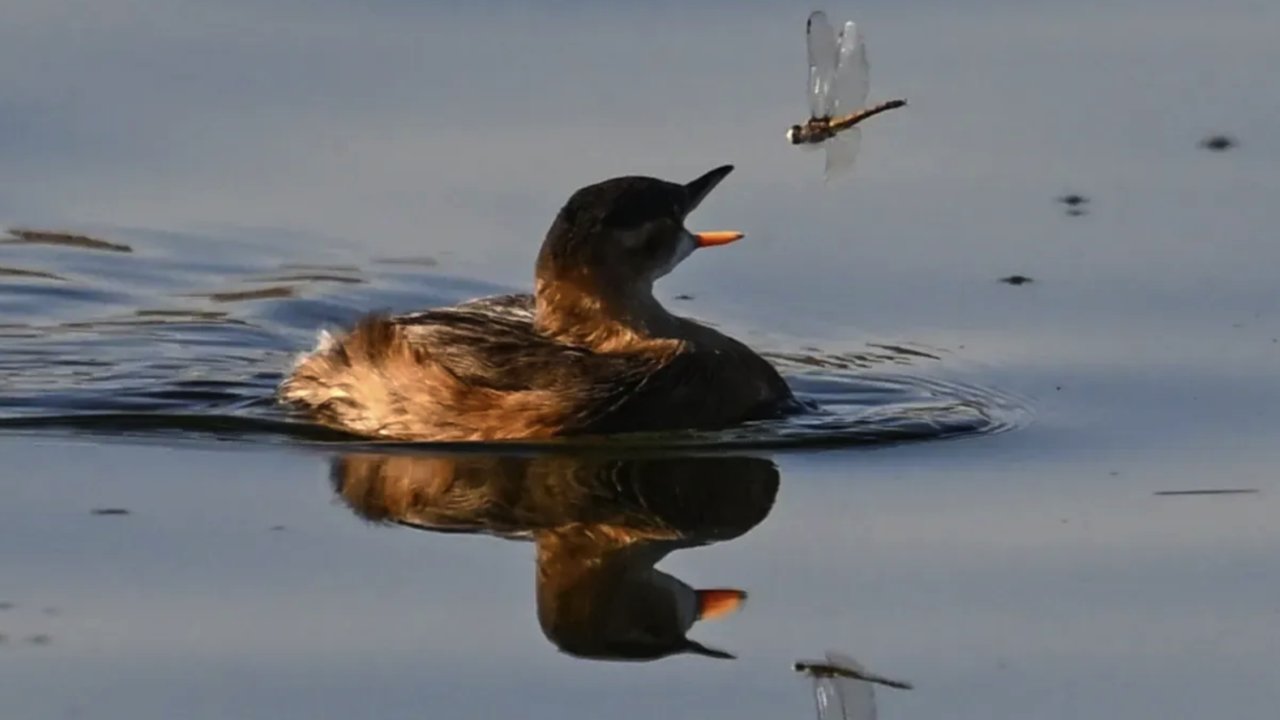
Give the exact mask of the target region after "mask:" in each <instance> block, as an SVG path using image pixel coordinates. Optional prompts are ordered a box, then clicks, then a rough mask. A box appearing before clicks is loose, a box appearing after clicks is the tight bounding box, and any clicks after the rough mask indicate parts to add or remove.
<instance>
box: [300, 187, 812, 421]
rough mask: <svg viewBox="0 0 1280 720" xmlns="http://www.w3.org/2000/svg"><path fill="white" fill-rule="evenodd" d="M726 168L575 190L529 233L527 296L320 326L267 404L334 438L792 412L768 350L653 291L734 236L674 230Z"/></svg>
mask: <svg viewBox="0 0 1280 720" xmlns="http://www.w3.org/2000/svg"><path fill="white" fill-rule="evenodd" d="M732 170H733V166H732V165H723V166H720V167H717V168H715V169H713V170H711V171H709V172H707V173H705V174H703V175H701V176H700V177H698V178H696V179H694V180H693V181H691V182H688V183H683V184H681V183H677V182H669V181H665V180H661V179H658V178H654V177H645V176H625V177H616V178H612V179H608V180H604V181H602V182H598V183H595V184H593V185H588V186H586V187H584V188H581V189H579V190H577V191H576V192H574V193H573V194H572V195H571V196H570V197H569V199H568V201H567V202H566V203H565V204H564V206H563V207H561V208H560V210H559V212H558V213H557V214H556V217H555V219H554V221H553V222H552V224H551V227H550V229H549V230H548V231H547V233H546V236H545V238H544V239H543V242H542V247H541V249H540V250H539V252H538V256H537V261H536V264H535V269H534V288H533V292H532V293H526V294H514V295H499V296H493V297H486V298H480V299H477V300H470V301H467V302H463V303H461V304H459V305H455V306H452V307H444V308H434V309H430V310H426V311H422V312H415V313H409V314H403V315H389V314H386V313H373V314H370V315H367V316H365V317H364V318H362V319H360V320H359V321H358V322H357V323H356V324H355V326H354V327H353V328H351V329H350V330H349V331H347V332H345V333H342V334H330V333H328V332H322V333H321V336H320V340H319V343H318V344H317V346H316V347H315V349H314V350H312V351H311V352H309V353H306V354H304V355H302V356H301V357H299V358H298V359H297V360H296V362H295V364H294V367H293V369H292V371H291V372H290V373H289V374H288V377H287V378H286V379H285V380H284V382H283V383H282V384H281V385H280V388H279V391H278V395H279V398H280V400H281V401H282V402H283V403H285V404H287V405H289V406H292V407H293V408H295V409H296V410H298V411H300V412H301V413H302V414H304V415H305V416H307V417H308V418H309V419H310V420H311V421H312V422H315V423H317V424H320V425H322V426H325V427H328V428H331V429H335V430H339V431H343V432H345V433H348V434H353V435H357V436H361V437H366V438H373V439H379V440H396V441H428V442H431V441H449V442H452V441H496V440H546V439H552V438H564V437H572V436H584V435H592V436H594V435H612V434H617V433H636V432H663V431H679V430H715V429H723V428H726V427H731V426H734V425H738V424H741V423H744V422H749V421H755V420H765V419H770V418H775V417H779V416H781V415H784V414H787V413H789V412H792V411H794V410H796V408H797V402H796V400H795V398H794V396H793V394H792V392H791V390H790V388H789V387H788V385H787V383H786V381H785V380H784V379H783V378H782V376H781V375H780V374H779V373H778V371H777V370H776V369H775V368H774V367H773V365H771V364H770V363H769V362H768V361H767V360H765V359H764V358H763V357H761V356H760V355H759V354H757V353H756V352H755V351H753V350H752V349H751V348H749V347H747V346H746V345H745V344H743V343H742V342H739V341H738V340H735V339H733V338H731V337H729V336H728V335H725V334H723V333H721V332H719V331H718V330H716V329H714V328H712V327H709V326H708V325H705V324H702V323H699V322H697V321H696V320H693V319H690V318H685V317H680V316H677V315H674V314H672V313H671V312H669V311H668V310H667V309H666V308H664V307H663V306H662V304H661V303H660V302H658V300H657V299H656V298H655V297H654V295H653V285H654V282H656V281H657V280H658V279H660V278H662V277H663V276H665V275H667V274H668V273H670V272H671V271H672V270H673V269H674V268H675V267H676V266H677V265H679V264H680V263H681V262H682V261H684V260H685V259H686V258H688V257H689V256H690V255H691V254H693V253H694V252H695V251H697V250H700V249H705V248H716V247H722V246H726V245H729V244H731V243H733V242H736V241H737V240H739V239H741V238H742V237H743V233H741V232H738V231H713V232H691V231H689V230H688V229H686V228H685V219H686V217H687V216H688V215H689V214H690V213H692V212H693V211H694V210H695V209H696V208H697V207H698V206H699V205H700V204H701V203H702V201H703V200H704V199H705V198H706V197H707V195H708V194H709V193H710V192H711V191H712V190H713V189H714V188H715V187H716V186H717V185H718V184H720V182H721V181H722V180H724V178H725V176H727V175H728V174H729V173H730V172H732Z"/></svg>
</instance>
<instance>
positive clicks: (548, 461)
mask: <svg viewBox="0 0 1280 720" xmlns="http://www.w3.org/2000/svg"><path fill="white" fill-rule="evenodd" d="M332 480H333V486H334V490H335V492H337V494H338V495H339V496H340V497H341V498H342V499H343V501H344V502H346V504H347V505H348V506H349V507H350V508H351V509H352V510H353V511H354V512H355V513H356V514H357V515H359V516H361V517H363V518H366V519H368V520H372V521H376V522H387V523H395V524H400V525H406V526H409V527H414V528H418V529H421V530H430V531H435V532H462V533H484V534H490V535H496V536H499V537H504V538H508V539H513V540H520V539H524V540H530V539H531V540H533V541H534V543H535V544H536V547H537V606H538V622H539V624H540V625H541V626H542V631H543V633H544V634H545V635H546V636H547V639H549V640H550V641H551V642H552V643H554V644H555V645H556V646H557V647H558V648H560V650H561V651H563V652H565V653H568V654H570V655H574V656H577V657H583V658H592V659H599V660H656V659H658V658H662V657H667V656H669V655H675V654H680V653H692V654H697V655H703V656H707V657H714V658H732V657H733V655H731V654H729V653H727V652H725V651H723V650H718V649H715V648H710V647H707V646H705V645H703V644H701V643H699V642H697V641H695V640H692V639H690V638H688V637H687V636H686V633H687V632H688V631H689V629H690V628H691V627H692V626H693V624H694V623H695V622H697V621H699V620H709V619H715V618H720V617H724V616H726V615H728V614H731V613H733V612H734V611H736V610H738V609H739V608H740V607H741V606H742V604H743V602H744V601H745V599H746V592H745V591H743V590H739V589H734V588H717V589H694V588H693V587H691V586H690V585H688V584H687V583H685V582H684V581H682V580H680V579H679V578H676V577H674V576H672V575H670V574H668V573H665V572H663V571H661V570H658V569H657V568H655V567H654V565H655V564H656V563H658V562H659V561H660V560H662V558H664V557H666V555H667V554H668V553H670V552H672V551H673V550H680V549H683V548H689V547H695V546H699V545H707V544H711V543H715V542H721V541H724V540H729V539H732V538H735V537H738V536H739V535H742V534H743V533H745V532H747V531H748V530H750V529H751V528H752V527H754V526H755V525H757V524H758V523H759V522H760V521H761V520H763V519H764V517H765V516H766V515H768V513H769V510H770V509H771V508H772V507H773V502H774V498H775V496H776V495H777V491H778V470H777V467H776V466H775V465H774V464H773V463H772V462H770V461H768V460H764V459H760V458H750V457H642V456H641V457H618V456H604V455H599V456H597V455H581V454H579V455H541V456H525V457H521V456H495V455H473V454H454V455H425V456H424V455H393V454H352V455H346V456H342V457H339V458H338V459H336V460H335V461H334V464H333V472H332Z"/></svg>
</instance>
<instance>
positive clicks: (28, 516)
mask: <svg viewBox="0 0 1280 720" xmlns="http://www.w3.org/2000/svg"><path fill="white" fill-rule="evenodd" d="M810 9H811V8H810V7H809V6H806V5H797V4H792V3H784V2H760V3H752V4H750V5H748V6H738V5H736V4H729V3H709V4H705V5H702V6H699V7H697V8H692V9H691V8H688V7H686V6H684V5H682V4H679V5H678V4H675V3H670V4H665V3H660V4H658V5H656V6H653V7H650V8H646V9H644V10H641V9H638V8H636V9H633V8H631V7H630V6H625V5H621V4H617V5H615V6H599V5H596V6H591V7H587V6H586V5H585V4H579V3H570V2H560V3H546V4H542V5H533V4H529V5H517V4H514V3H510V2H495V3H487V4H484V5H482V6H475V7H473V8H472V9H471V10H468V11H465V12H464V11H455V10H450V9H445V8H442V7H436V6H431V5H427V6H424V5H421V4H418V3H406V2H395V1H394V0H384V1H380V2H376V3H372V4H366V5H364V6H361V7H359V8H357V7H355V6H348V5H346V4H342V3H334V2H325V3H306V4H304V3H296V2H282V3H274V4H272V6H271V7H270V8H262V7H259V6H258V5H257V4H251V3H243V2H239V0H219V1H218V2H213V3H209V2H204V3H195V2H185V1H183V0H141V1H136V2H135V1H131V0H107V1H106V2H98V3H94V4H93V5H92V6H89V5H84V4H80V3H62V2H40V3H37V2H21V1H20V2H17V3H9V4H7V5H6V6H5V8H4V17H5V22H4V23H2V24H0V221H3V227H7V228H42V229H56V230H61V231H67V232H73V233H81V234H84V235H86V236H89V237H92V238H96V239H100V240H101V241H104V242H105V244H103V243H83V242H82V243H79V244H78V245H66V244H50V243H47V242H22V241H21V237H20V236H14V235H10V236H8V237H7V238H6V239H0V459H3V463H2V464H0V494H2V495H3V497H4V502H3V503H0V703H2V704H3V707H4V716H5V717H6V718H8V717H13V718H62V717H73V718H75V717H79V718H130V719H135V718H168V717H178V716H181V717H194V718H230V717H234V718H273V719H274V718H282V717H307V718H354V717H380V718H420V717H424V716H426V717H436V716H458V717H490V716H500V715H508V716H516V715H518V716H521V717H530V718H564V717H573V718H576V717H582V718H588V717H601V716H608V717H617V718H633V717H634V718H651V717H664V716H668V715H669V716H675V717H691V718H692V717H696V718H700V719H701V720H706V719H709V718H729V717H733V718H742V717H750V718H804V717H811V716H812V715H813V710H812V700H811V697H810V694H809V689H808V687H807V684H806V682H805V681H804V680H803V678H801V677H799V676H797V675H795V674H794V673H793V672H791V670H790V669H789V668H790V663H791V662H792V661H793V660H795V659H797V658H801V657H809V656H815V655H820V654H821V652H822V651H823V650H824V649H827V648H832V649H837V650H842V651H844V652H846V653H848V654H850V655H853V656H854V657H857V658H859V659H860V660H862V661H863V662H865V663H866V664H868V665H869V666H871V667H872V668H873V669H875V670H877V671H879V672H882V673H884V674H886V675H890V676H894V677H901V678H904V679H909V680H911V681H913V682H914V683H915V685H916V689H915V690H912V691H909V692H900V691H892V690H884V691H882V692H879V693H878V697H879V700H880V705H881V717H884V718H983V719H989V718H1015V717H1016V718H1064V719H1065V718H1097V717H1122V718H1134V719H1145V718H1151V719H1153V720H1154V719H1156V718H1160V719H1161V720H1163V719H1164V718H1169V717H1215V718H1217V717H1221V718H1260V717H1270V716H1272V715H1273V714H1274V708H1275V707H1276V705H1277V703H1280V692H1278V691H1277V690H1276V688H1277V687H1280V673H1278V672H1277V670H1276V668H1277V667H1280V601H1277V599H1276V598H1280V553H1278V552H1277V549H1280V529H1278V528H1280V526H1278V525H1277V523H1276V522H1275V518H1276V517H1277V511H1280V505H1278V504H1277V500H1276V497H1277V491H1280V485H1278V484H1277V481H1276V479H1275V478H1276V475H1277V472H1276V470H1277V467H1278V466H1280V447H1277V445H1276V443H1275V438H1276V437H1277V436H1278V435H1280V375H1278V374H1277V372H1276V369H1277V365H1278V364H1280V344H1277V339H1278V338H1280V294H1278V293H1277V291H1276V280H1275V277H1276V271H1275V268H1276V267H1280V244H1278V243H1277V242H1276V230H1275V228H1277V227H1280V206H1277V205H1276V204H1275V202H1274V198H1275V197H1277V196H1280V170H1278V169H1277V168H1280V162H1277V161H1278V160H1280V139H1277V135H1276V132H1275V129H1274V118H1275V117H1277V116H1280V87H1278V86H1277V83H1276V81H1275V79H1274V77H1273V75H1274V74H1273V73H1272V72H1271V71H1270V69H1271V68H1273V67H1275V66H1276V65H1277V63H1280V51H1278V50H1277V49H1276V46H1275V43H1274V28H1275V27H1277V26H1278V25H1277V23H1278V22H1280V9H1277V8H1276V7H1275V6H1274V3H1263V2H1244V1H1239V2H1236V1H1233V2H1229V3H1226V4H1225V5H1224V4H1221V3H1207V2H1205V3H1194V2H1175V3H1172V4H1171V3H1154V2H1149V1H1146V0H1137V1H1135V2H1130V3H1126V4H1124V5H1120V6H1117V5H1114V4H1103V3H1098V4H1085V5H1072V6H1062V7H1048V6H1036V7H1030V6H1024V5H1021V4H1012V3H1010V4H1003V3H961V4H954V3H953V4H938V3H927V2H923V3H917V4H911V5H903V4H901V3H887V2H871V3H866V4H861V5H859V6H857V7H852V6H836V5H828V6H827V7H826V9H827V10H828V12H829V14H831V15H832V16H833V17H836V18H844V17H847V16H851V15H853V16H856V18H857V19H858V20H859V21H861V22H862V23H863V24H864V25H865V30H866V32H867V34H868V40H869V43H870V47H871V55H872V61H873V66H874V67H873V89H872V97H873V98H878V99H886V98H890V97H899V96H905V97H907V98H908V99H909V100H910V102H911V105H910V107H909V108H908V109H907V110H902V111H897V112H895V113H893V114H891V115H889V116H885V117H883V118H879V119H877V121H874V125H868V127H867V128H866V130H865V131H864V138H863V146H862V155H861V157H860V158H859V163H858V166H857V168H856V171H855V176H854V177H853V178H851V179H850V180H848V181H846V182H841V183H836V184H833V185H831V186H827V187H824V186H823V185H822V182H821V159H820V157H819V156H815V155H811V154H807V153H800V152H797V151H795V150H794V149H793V148H790V147H788V146H787V145H786V144H785V141H784V140H783V137H782V134H783V131H784V130H785V129H786V127H787V126H788V125H790V124H791V123H793V122H797V121H799V120H800V119H802V117H801V116H802V115H803V113H804V107H805V104H804V99H803V85H804V66H803V63H804V55H803V36H802V29H803V21H804V17H805V15H806V13H807V12H808V11H809V10H810ZM1214 133H1226V134H1228V135H1230V136H1232V137H1234V138H1237V139H1238V140H1239V142H1240V144H1239V145H1238V146H1237V147H1233V148H1230V149H1228V150H1227V151H1225V152H1210V151H1208V150H1205V149H1202V148H1201V147H1199V142H1200V141H1201V140H1202V139H1203V138H1205V137H1206V136H1208V135H1211V134H1214ZM723 162H733V163H735V164H736V165H737V170H736V172H735V173H734V174H733V175H731V176H730V177H729V178H728V180H727V181H726V182H725V183H724V184H722V185H721V186H720V188H719V189H717V191H716V192H715V193H714V195H713V196H712V197H711V198H710V199H709V200H708V201H707V202H706V203H705V204H704V205H703V207H702V208H700V209H699V211H698V213H697V214H696V215H695V216H694V217H693V219H692V220H691V225H693V226H694V227H696V228H713V227H714V228H720V227H726V228H739V229H742V230H744V231H746V232H747V234H748V237H747V239H746V240H745V241H743V242H740V243H737V244H735V245H734V246H732V247H730V248H725V249H717V250H714V251H706V252H703V253H698V254H697V255H696V256H695V257H694V258H692V259H690V260H689V261H688V262H687V263H685V264H684V265H683V266H681V268H680V269H679V270H678V271H676V272H675V273H674V274H673V275H672V276H671V277H669V278H667V279H665V280H664V281H663V282H662V284H661V285H660V287H659V296H660V297H661V298H662V299H663V300H664V301H666V302H667V303H668V304H669V306H670V307H671V308H673V309H674V310H675V311H677V312H680V313H682V314H687V315H691V316H694V317H697V318H700V319H703V320H705V321H707V322H711V323H714V324H716V325H717V326H719V327H722V328H724V329H726V330H727V331H729V332H731V333H732V334H734V335H736V336H738V337H741V338H743V339H744V340H746V341H747V342H749V343H750V344H752V345H753V346H755V347H758V348H760V349H761V350H762V351H765V352H767V353H768V354H769V355H770V357H772V358H774V359H775V361H776V362H778V364H779V365H780V366H781V367H782V368H783V370H784V372H785V373H786V374H787V375H788V377H789V378H790V379H791V381H792V382H793V384H794V385H795V386H796V387H797V389H798V390H800V391H801V392H802V393H804V394H805V395H807V396H808V397H810V398H812V399H814V400H816V401H818V402H820V403H821V404H822V405H823V407H824V408H825V412H824V413H822V414H818V415H814V416H811V417H808V418H804V419H802V420H798V421H789V422H786V423H776V424H765V425H761V426H756V427H749V428H743V429H739V430H736V431H733V432H729V433H718V434H713V435H710V436H682V437H678V438H662V439H660V440H661V443H658V442H656V441H654V440H652V439H650V440H649V441H646V443H638V444H637V443H628V444H625V445H623V444H619V443H612V444H609V445H607V446H606V445H600V444H594V445H592V446H588V447H582V446H575V447H563V448H511V449H506V450H504V451H503V452H502V453H498V452H497V451H495V450H494V449H492V448H452V447H451V448H428V447H416V448H388V447H385V446H382V447H380V446H375V445H370V444H365V443H358V442H353V441H350V440H348V439H346V438H342V437H339V436H336V435H334V434H332V433H327V432H321V431H317V430H316V429H314V428H311V427H310V426H308V425H306V424H305V423H301V422H299V421H298V420H297V419H296V418H293V417H290V416H289V415H287V414H286V413H283V412H281V411H280V410H279V409H278V408H277V407H276V406H275V405H274V404H273V403H272V401H271V393H272V391H273V388H274V386H275V384H276V383H277V382H278V381H279V379H280V377H281V375H282V373H283V372H285V370H286V369H287V367H288V364H289V362H290V360H291V358H292V357H293V356H294V354H296V353H297V352H299V351H301V350H304V349H307V348H308V347H309V346H310V345H311V343H312V342H313V341H314V338H315V333H316V331H317V329H319V328H321V327H326V326H328V327H333V326H341V325H343V324H345V323H348V322H350V321H352V320H353V319H354V318H356V317H358V316H359V315H360V314H361V313H363V312H366V311H368V310H372V309H383V308H390V309H397V310H399V309H409V308H418V307H424V306H430V305H439V304H446V303H452V302H456V301H459V300H463V299H466V298H470V297H474V296H477V295H483V294H489V293H494V292H506V291H510V290H520V289H525V288H527V287H528V286H529V283H530V277H529V275H530V268H531V266H532V261H533V256H534V255H535V253H536V252H537V247H538V243H539V242H540V239H541V236H542V233H543V232H544V231H545V229H546V226H547V224H548V223H549V222H550V219H551V218H552V216H553V215H554V213H555V211H556V209H558V207H559V204H560V203H561V202H563V200H564V199H565V198H566V197H567V195H568V193H569V192H571V191H572V190H573V189H575V188H577V187H579V186H581V185H584V184H587V183H590V182H593V181H596V180H599V179H603V178H605V177H609V176H612V175H617V174H624V173H637V172H638V173H646V174H653V175H658V176H660V177H667V178H670V179H689V178H692V177H694V176H696V175H698V174H700V173H701V172H704V171H705V170H707V169H709V168H710V167H713V166H715V165H718V164H721V163H723ZM1070 193H1078V194H1080V195H1082V196H1084V197H1087V198H1088V200H1087V202H1085V203H1084V204H1082V205H1080V206H1078V208H1079V209H1081V210H1083V212H1082V213H1081V214H1077V215H1069V214H1068V213H1067V210H1068V207H1067V206H1065V205H1063V204H1061V203H1059V202H1058V201H1057V198H1058V197H1059V196H1063V195H1066V194H1070ZM35 239H37V240H38V239H40V238H38V237H37V238H35ZM1013 274H1021V275H1026V276H1029V277H1030V278H1032V280H1033V281H1032V282H1030V283H1027V284H1022V285H1010V284H1005V283H1001V282H999V278H1002V277H1005V276H1009V275H1013ZM908 441H909V442H908ZM658 444H661V445H663V446H665V447H657V446H656V445H658ZM677 446H678V447H677ZM1203 488H1245V489H1253V490H1257V492H1254V493H1249V494H1236V495H1214V496H1164V495H1156V494H1155V493H1158V492H1161V491H1168V490H1189V489H1203ZM655 568H656V569H655ZM690 587H693V588H738V589H743V590H746V591H747V592H748V593H749V595H750V599H749V601H748V603H747V605H746V606H745V608H744V609H742V610H741V611H740V612H739V613H737V614H735V615H732V616H729V617H726V618H723V619H717V620H712V621H706V622H700V623H697V624H695V625H694V626H693V627H692V628H691V629H688V631H687V638H689V639H691V640H693V641H695V642H697V643H700V644H702V645H704V646H706V647H709V648H715V649H718V650H723V651H726V652H729V653H732V654H734V655H736V656H737V659H736V660H733V661H727V660H721V659H715V658H708V657H701V656H698V655H694V654H676V655H673V656H670V657H667V658H664V659H660V660H656V661H651V662H613V661H606V660H603V659H599V658H601V657H602V656H604V657H613V658H616V657H617V656H625V655H636V654H638V651H637V650H636V646H635V643H634V642H629V641H628V639H633V638H634V637H635V634H634V628H636V627H643V628H646V629H647V631H646V637H649V638H655V640H653V642H650V643H649V644H648V645H647V648H648V649H647V652H649V653H650V654H660V653H661V652H667V651H670V650H678V649H680V648H681V647H685V648H686V649H687V644H685V645H682V644H684V643H686V641H685V639H684V638H685V637H686V633H685V628H684V627H682V626H680V624H679V623H678V622H676V621H675V620H673V618H675V617H676V616H677V615H678V608H679V606H680V603H681V602H687V593H688V592H689V588H690Z"/></svg>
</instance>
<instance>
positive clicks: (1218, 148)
mask: <svg viewBox="0 0 1280 720" xmlns="http://www.w3.org/2000/svg"><path fill="white" fill-rule="evenodd" d="M1236 144H1237V143H1236V139H1235V138H1233V137H1231V136H1230V135H1210V136H1209V137H1207V138H1205V139H1203V140H1201V141H1200V147H1202V148H1204V149H1205V150H1212V151H1213V152H1222V151H1224V150H1230V149H1231V148H1233V147H1235V146H1236Z"/></svg>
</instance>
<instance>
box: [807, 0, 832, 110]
mask: <svg viewBox="0 0 1280 720" xmlns="http://www.w3.org/2000/svg"><path fill="white" fill-rule="evenodd" d="M805 36H806V41H807V44H808V47H809V115H810V116H811V117H816V118H823V117H830V116H831V114H832V112H833V111H834V109H835V102H834V99H833V93H832V90H833V88H832V83H833V82H834V80H835V76H836V63H837V62H838V59H839V58H838V55H839V52H840V50H839V46H838V45H837V44H836V31H835V29H834V28H832V27H831V21H830V20H827V15H826V13H824V12H822V11H821V10H818V11H815V12H814V13H812V14H811V15H809V23H808V25H807V26H806V29H805Z"/></svg>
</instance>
